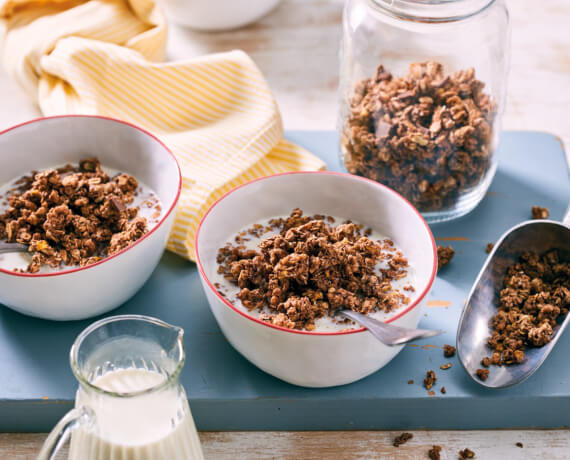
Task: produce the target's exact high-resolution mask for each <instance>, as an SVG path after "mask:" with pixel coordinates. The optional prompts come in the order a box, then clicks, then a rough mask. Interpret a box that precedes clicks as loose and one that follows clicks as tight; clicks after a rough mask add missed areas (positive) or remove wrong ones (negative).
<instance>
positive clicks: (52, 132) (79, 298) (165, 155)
mask: <svg viewBox="0 0 570 460" xmlns="http://www.w3.org/2000/svg"><path fill="white" fill-rule="evenodd" d="M0 152H2V156H1V158H0V161H1V162H2V163H1V164H2V167H1V168H0V184H5V183H9V182H11V181H12V180H14V179H15V178H17V177H21V176H23V175H26V174H29V173H30V172H31V171H34V170H35V171H39V170H44V169H47V168H52V167H57V166H62V165H65V164H67V163H71V164H78V162H79V160H81V159H82V158H86V157H97V158H98V159H99V160H100V161H101V165H102V166H103V167H108V168H113V169H117V170H119V171H121V172H125V173H128V174H131V175H132V176H134V177H135V178H136V179H137V180H139V181H142V182H143V183H144V184H146V185H147V186H148V187H150V188H151V189H152V190H153V191H154V192H155V193H156V195H157V197H158V198H159V199H160V202H161V205H162V216H161V217H160V220H159V222H158V223H156V224H153V225H152V226H151V227H150V228H149V231H148V232H147V233H146V234H145V235H144V236H143V237H142V238H140V239H139V240H138V241H136V242H134V243H133V244H131V245H130V246H128V247H127V248H125V249H123V250H122V251H120V252H118V253H116V254H114V255H113V256H110V257H107V258H104V259H102V260H101V261H99V262H97V263H95V264H92V265H88V266H85V267H75V268H69V267H66V266H65V265H63V266H62V269H60V270H57V271H54V272H50V273H41V272H40V273H37V274H28V273H16V272H14V271H12V270H9V269H4V268H2V269H0V304H3V305H5V306H7V307H10V308H12V309H13V310H16V311H18V312H20V313H23V314H25V315H30V316H36V317H39V318H44V319H51V320H59V321H64V320H78V319H84V318H89V317H92V316H96V315H100V314H102V313H105V312H107V311H109V310H112V309H113V308H116V307H118V306H119V305H121V304H122V303H124V302H125V301H127V300H128V299H129V298H130V297H132V296H133V295H134V294H135V293H136V292H137V291H138V290H139V289H140V288H141V287H142V286H143V284H144V283H145V282H146V280H147V279H148V278H149V277H150V275H151V273H152V272H153V270H154V269H155V267H156V265H157V264H158V262H159V260H160V257H161V256H162V253H163V252H164V248H165V246H166V243H167V241H168V236H169V234H170V230H171V228H172V224H173V222H174V216H175V212H174V210H175V208H176V204H177V203H178V197H179V195H180V188H181V184H182V179H181V174H180V168H179V167H178V163H177V161H176V158H175V157H174V155H173V154H172V153H171V152H170V151H169V150H168V148H167V147H166V146H165V145H164V144H163V143H162V142H161V141H160V140H158V139H157V138H156V137H155V136H153V135H152V134H150V133H148V132H146V131H145V130H143V129H141V128H138V127H136V126H134V125H132V124H129V123H126V122H122V121H119V120H114V119H110V118H106V117H98V116H83V115H67V116H56V117H47V118H40V119H37V120H32V121H30V122H27V123H24V124H21V125H18V126H15V127H13V128H9V129H7V130H5V131H3V132H0Z"/></svg>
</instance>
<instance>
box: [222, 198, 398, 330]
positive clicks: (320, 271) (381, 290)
mask: <svg viewBox="0 0 570 460" xmlns="http://www.w3.org/2000/svg"><path fill="white" fill-rule="evenodd" d="M333 222H334V219H332V218H327V217H325V216H313V217H309V216H304V215H303V212H302V211H301V210H300V209H295V210H293V212H292V213H291V215H290V216H289V217H288V218H285V219H273V220H272V221H270V226H271V227H272V229H273V230H275V231H277V232H278V234H275V235H273V236H269V237H267V238H264V239H263V240H262V241H261V242H260V243H259V245H258V248H257V249H256V250H254V249H246V246H245V245H244V244H243V241H242V240H243V238H244V237H246V235H247V233H248V232H247V231H245V232H241V233H240V234H239V235H238V237H239V238H238V237H236V240H235V244H234V243H228V244H226V246H224V247H223V248H220V250H219V252H218V258H217V262H218V264H219V267H218V273H220V274H222V275H223V276H224V277H225V278H227V279H228V280H230V281H231V282H232V283H234V284H237V285H238V286H239V288H240V292H239V294H238V295H237V297H238V299H239V300H241V303H242V305H243V306H244V307H245V308H247V309H248V310H252V311H253V310H257V311H259V312H260V313H261V314H260V316H259V318H260V319H261V320H262V321H266V322H268V323H272V324H274V325H277V326H281V327H286V328H289V329H305V330H308V331H311V330H314V329H315V320H316V319H318V318H321V317H324V316H326V315H329V316H332V315H334V313H335V311H336V310H337V309H351V310H353V311H356V312H359V313H364V314H368V313H371V312H374V311H378V310H382V311H386V312H388V311H391V310H394V309H396V308H399V307H400V306H401V305H403V304H407V303H409V298H408V297H406V296H405V295H404V294H403V293H401V292H400V291H399V290H397V289H393V288H392V286H391V282H392V281H393V280H396V279H401V278H404V277H405V276H406V274H407V266H408V261H407V260H406V259H405V258H404V256H403V254H402V253H401V252H400V251H398V250H395V248H394V246H393V243H392V241H390V240H384V241H373V240H371V239H370V238H368V237H367V236H366V233H368V234H370V232H369V231H367V230H364V229H363V228H362V226H359V225H356V224H354V223H352V222H345V223H343V224H340V225H337V226H333V225H332V223H333ZM257 225H259V224H257ZM259 226H260V227H263V226H261V225H259ZM264 231H265V229H263V228H259V232H258V235H262V234H263V232H264ZM379 262H384V263H385V264H386V268H380V269H378V266H377V264H378V263H379Z"/></svg>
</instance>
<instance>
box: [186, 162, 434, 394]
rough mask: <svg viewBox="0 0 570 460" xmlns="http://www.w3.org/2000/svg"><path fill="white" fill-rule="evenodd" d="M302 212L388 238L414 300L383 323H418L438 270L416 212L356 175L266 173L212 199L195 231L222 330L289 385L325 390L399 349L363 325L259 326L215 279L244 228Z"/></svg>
mask: <svg viewBox="0 0 570 460" xmlns="http://www.w3.org/2000/svg"><path fill="white" fill-rule="evenodd" d="M296 207H298V208H301V209H302V210H303V211H305V212H306V213H307V214H313V213H318V214H325V215H332V216H338V217H342V218H347V219H352V220H353V221H355V222H358V223H361V224H363V225H365V226H367V227H371V228H373V229H374V230H377V231H379V232H380V233H381V234H384V235H387V236H389V237H391V238H392V239H393V240H394V242H395V243H396V245H397V246H398V247H400V248H401V249H402V251H403V252H404V255H405V256H406V257H407V258H408V260H409V262H410V265H411V266H412V267H413V269H414V270H415V283H414V286H415V288H416V292H415V294H414V297H413V302H412V303H410V305H409V306H406V307H402V308H401V309H400V310H397V311H396V312H394V313H393V316H391V317H390V318H389V319H388V320H387V322H390V323H392V322H393V323H394V324H397V325H399V326H404V327H410V328H415V327H417V325H418V323H419V320H420V317H421V311H422V307H423V306H424V305H425V303H426V299H427V295H428V293H429V291H430V289H431V287H432V284H433V281H434V279H435V275H436V271H437V252H436V246H435V241H434V239H433V235H432V233H431V231H430V229H429V227H428V226H427V225H426V223H425V221H424V220H423V219H422V217H421V216H420V214H419V213H418V212H417V211H416V209H415V208H414V207H413V206H412V205H411V204H410V203H408V202H407V201H406V200H405V199H404V198H402V197H401V196H400V195H398V194H397V193H396V192H394V191H393V190H391V189H389V188H387V187H385V186H383V185H380V184H378V183H377V182H373V181H371V180H368V179H364V178H361V177H357V176H351V175H348V174H342V173H333V172H299V173H286V174H279V175H275V176H269V177H265V178H262V179H258V180H255V181H253V182H250V183H248V184H245V185H243V186H241V187H238V188H236V189H234V190H232V191H231V192H229V193H228V194H226V195H225V196H224V197H222V198H221V199H220V200H219V201H218V202H216V203H215V204H214V205H213V206H212V207H211V208H210V210H209V211H208V213H207V214H206V215H205V216H204V218H203V219H202V222H201V224H200V227H199V228H198V232H197V234H196V254H197V263H198V269H199V271H200V276H201V280H202V285H203V288H204V291H205V293H206V297H207V298H208V302H209V304H210V308H211V309H212V312H213V314H214V316H215V318H216V321H217V322H218V325H219V326H220V328H221V330H222V332H223V333H224V335H225V336H226V338H227V339H228V341H229V342H230V343H231V344H232V345H233V347H234V348H235V349H236V350H238V351H239V352H240V353H241V354H242V355H243V356H245V357H246V358H247V359H248V360H249V361H251V362H252V363H253V364H255V365H256V366H258V367H259V368H261V369H262V370H264V371H265V372H267V373H269V374H271V375H274V376H275V377H278V378H280V379H282V380H285V381H286V382H289V383H293V384H295V385H301V386H305V387H328V386H335V385H343V384H346V383H351V382H354V381H356V380H359V379H361V378H363V377H366V376H367V375H369V374H371V373H373V372H375V371H377V370H378V369H380V368H381V367H383V366H385V365H386V364H387V363H388V362H389V361H390V360H391V359H392V358H394V356H396V354H398V352H399V351H400V350H401V348H402V347H401V346H399V347H388V346H386V345H383V344H382V343H380V342H379V341H378V340H377V339H375V338H374V337H373V336H372V334H370V333H369V332H368V331H367V330H366V329H363V328H362V329H357V330H354V331H347V332H328V333H325V332H306V331H297V330H291V329H285V328H281V327H278V326H274V325H271V324H267V323H264V322H263V321H260V320H258V319H256V318H254V317H253V316H251V315H249V314H248V313H246V312H245V311H244V310H243V309H241V308H239V307H238V306H234V305H232V304H231V303H230V302H228V301H227V300H226V299H225V298H224V297H223V296H221V295H220V294H219V293H218V292H217V290H216V289H215V288H214V286H213V284H212V281H211V280H212V279H213V275H214V274H215V272H216V270H217V263H216V254H217V251H218V248H220V247H222V246H223V245H224V244H225V243H226V242H227V241H229V240H230V239H231V238H232V237H233V235H235V234H236V233H237V232H238V231H239V230H241V229H242V228H244V227H246V226H249V225H251V224H252V223H255V222H257V221H259V220H262V219H265V218H268V217H273V216H285V215H288V214H289V213H290V212H291V210H292V209H293V208H296Z"/></svg>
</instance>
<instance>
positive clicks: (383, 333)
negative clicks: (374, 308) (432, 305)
mask: <svg viewBox="0 0 570 460" xmlns="http://www.w3.org/2000/svg"><path fill="white" fill-rule="evenodd" d="M335 315H342V316H345V317H346V318H349V319H351V320H353V321H355V322H357V323H358V324H360V325H361V326H364V327H365V328H366V329H368V330H369V331H370V333H371V334H372V335H373V336H374V337H376V338H377V339H378V340H380V342H382V343H383V344H384V345H388V346H394V345H402V344H404V343H408V342H413V341H414V340H419V339H425V338H427V337H433V336H435V335H439V334H441V333H443V331H438V330H427V329H408V328H405V327H399V326H394V325H392V324H386V323H383V322H381V321H378V320H375V319H374V318H370V317H369V316H366V315H363V314H362V313H357V312H355V311H352V310H337V311H336V313H335Z"/></svg>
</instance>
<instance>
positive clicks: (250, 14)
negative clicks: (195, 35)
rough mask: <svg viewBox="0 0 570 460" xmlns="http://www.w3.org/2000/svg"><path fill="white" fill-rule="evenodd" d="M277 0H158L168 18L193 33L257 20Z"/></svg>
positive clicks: (233, 27)
mask: <svg viewBox="0 0 570 460" xmlns="http://www.w3.org/2000/svg"><path fill="white" fill-rule="evenodd" d="M279 2H280V0H161V2H160V3H161V5H163V6H164V9H165V10H166V15H167V16H168V19H169V20H171V21H172V22H174V23H176V24H180V25H182V26H187V27H191V28H192V29H197V30H206V31H221V30H228V29H236V28H238V27H242V26H245V25H246V24H249V23H251V22H254V21H257V20H258V19H260V18H261V17H262V16H265V15H266V14H267V13H269V12H270V11H271V10H272V9H273V8H275V7H276V6H277V4H278V3H279Z"/></svg>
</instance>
